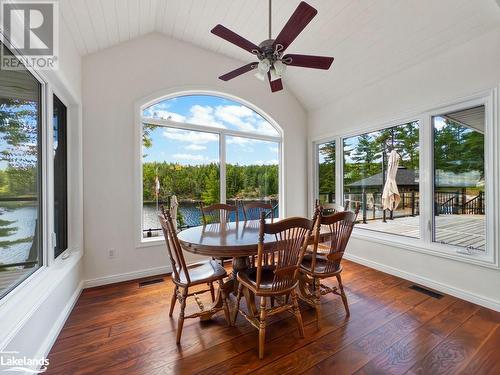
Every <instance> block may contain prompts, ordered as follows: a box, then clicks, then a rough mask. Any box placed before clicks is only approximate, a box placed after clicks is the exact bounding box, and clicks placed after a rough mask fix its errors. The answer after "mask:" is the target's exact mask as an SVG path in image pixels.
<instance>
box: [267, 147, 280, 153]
mask: <svg viewBox="0 0 500 375" xmlns="http://www.w3.org/2000/svg"><path fill="white" fill-rule="evenodd" d="M269 151H271V152H279V148H278V147H274V146H270V147H269Z"/></svg>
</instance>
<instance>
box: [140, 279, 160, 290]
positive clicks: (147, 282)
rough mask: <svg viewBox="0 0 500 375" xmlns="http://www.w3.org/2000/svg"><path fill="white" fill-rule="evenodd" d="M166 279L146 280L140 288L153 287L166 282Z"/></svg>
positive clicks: (141, 283)
mask: <svg viewBox="0 0 500 375" xmlns="http://www.w3.org/2000/svg"><path fill="white" fill-rule="evenodd" d="M164 281H165V280H164V279H151V280H145V281H141V282H139V288H144V287H145V286H148V285H152V284H158V283H162V282H164Z"/></svg>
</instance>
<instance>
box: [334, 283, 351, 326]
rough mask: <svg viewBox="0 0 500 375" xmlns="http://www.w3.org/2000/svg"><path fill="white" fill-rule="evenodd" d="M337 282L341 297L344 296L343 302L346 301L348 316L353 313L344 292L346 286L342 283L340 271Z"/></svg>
mask: <svg viewBox="0 0 500 375" xmlns="http://www.w3.org/2000/svg"><path fill="white" fill-rule="evenodd" d="M337 282H338V283H339V289H340V297H342V302H343V303H344V307H345V312H346V314H347V316H350V315H351V313H350V312H349V305H348V304H347V296H346V294H345V292H344V286H343V285H342V278H341V277H340V273H339V274H338V275H337Z"/></svg>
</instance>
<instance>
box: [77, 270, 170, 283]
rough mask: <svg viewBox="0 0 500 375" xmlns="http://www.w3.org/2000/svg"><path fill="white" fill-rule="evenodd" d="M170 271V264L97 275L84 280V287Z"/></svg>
mask: <svg viewBox="0 0 500 375" xmlns="http://www.w3.org/2000/svg"><path fill="white" fill-rule="evenodd" d="M170 272H172V268H171V267H170V265H169V266H162V267H154V268H147V269H144V270H138V271H132V272H126V273H118V274H115V275H109V276H103V277H97V278H95V279H88V280H85V281H84V282H83V288H93V287H96V286H101V285H107V284H114V283H120V282H122V281H129V280H135V279H140V278H143V277H149V276H156V275H163V274H166V273H170Z"/></svg>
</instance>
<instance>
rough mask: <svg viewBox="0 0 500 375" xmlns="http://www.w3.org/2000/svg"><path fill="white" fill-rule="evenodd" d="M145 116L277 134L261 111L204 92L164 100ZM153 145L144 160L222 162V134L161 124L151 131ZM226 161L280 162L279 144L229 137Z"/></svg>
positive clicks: (243, 162) (240, 162)
mask: <svg viewBox="0 0 500 375" xmlns="http://www.w3.org/2000/svg"><path fill="white" fill-rule="evenodd" d="M143 115H144V116H145V117H154V118H163V119H167V118H168V119H170V120H172V121H177V122H187V123H192V124H199V125H207V126H210V127H212V128H226V129H231V130H239V131H246V132H250V133H257V134H265V135H278V133H277V131H276V130H275V129H274V128H273V127H272V126H271V124H269V123H268V122H267V121H266V120H265V119H264V118H262V117H261V116H260V115H259V114H257V113H256V112H254V111H253V110H251V109H250V108H248V107H245V106H243V105H241V104H239V103H236V102H234V101H231V100H228V99H224V98H219V97H214V96H205V95H192V96H183V97H177V98H174V99H169V100H165V101H163V102H161V103H158V104H155V105H154V106H151V107H149V108H147V109H145V110H144V113H143ZM151 138H152V140H153V146H152V147H151V148H148V149H144V150H143V154H145V155H146V156H145V158H144V160H145V161H160V162H163V161H166V162H172V163H179V164H183V165H199V164H206V163H211V162H218V161H219V137H218V135H217V134H214V133H208V132H196V131H187V130H180V129H175V128H165V127H158V128H156V129H155V130H154V131H152V132H151ZM226 143H227V145H226V150H227V153H226V159H227V163H230V164H239V165H251V164H259V165H261V164H278V159H279V158H278V155H279V150H278V144H277V143H275V142H267V141H258V140H253V139H250V138H240V137H229V136H228V137H227V140H226Z"/></svg>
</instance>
